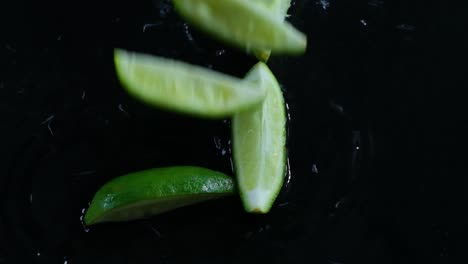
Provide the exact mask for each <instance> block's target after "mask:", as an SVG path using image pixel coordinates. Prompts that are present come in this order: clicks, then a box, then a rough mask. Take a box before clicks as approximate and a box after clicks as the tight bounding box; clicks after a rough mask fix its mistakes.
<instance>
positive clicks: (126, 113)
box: [118, 104, 130, 117]
mask: <svg viewBox="0 0 468 264" xmlns="http://www.w3.org/2000/svg"><path fill="white" fill-rule="evenodd" d="M118 108H119V110H120V112H122V113H124V115H125V116H126V117H130V114H129V113H128V112H127V111H126V110H125V109H124V106H123V104H119V106H118Z"/></svg>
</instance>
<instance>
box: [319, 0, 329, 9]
mask: <svg viewBox="0 0 468 264" xmlns="http://www.w3.org/2000/svg"><path fill="white" fill-rule="evenodd" d="M317 4H318V5H320V6H321V7H322V9H323V10H327V9H328V8H329V7H330V1H329V0H320V1H319V2H318V3H317Z"/></svg>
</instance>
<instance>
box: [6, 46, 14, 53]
mask: <svg viewBox="0 0 468 264" xmlns="http://www.w3.org/2000/svg"><path fill="white" fill-rule="evenodd" d="M5 48H6V49H7V50H8V51H10V52H12V53H16V49H15V48H13V47H12V46H10V45H9V44H6V45H5Z"/></svg>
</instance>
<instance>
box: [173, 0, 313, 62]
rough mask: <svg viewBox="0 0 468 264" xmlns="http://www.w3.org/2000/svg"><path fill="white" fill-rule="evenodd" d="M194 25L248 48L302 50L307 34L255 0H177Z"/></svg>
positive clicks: (180, 11)
mask: <svg viewBox="0 0 468 264" xmlns="http://www.w3.org/2000/svg"><path fill="white" fill-rule="evenodd" d="M173 2H174V5H175V8H176V10H177V11H178V12H179V13H180V14H181V15H182V16H183V17H184V18H186V19H187V20H188V21H189V22H191V23H192V24H193V25H195V26H198V27H199V28H201V29H203V30H205V31H206V32H208V33H211V34H212V35H213V36H215V37H218V38H219V39H221V40H223V41H226V42H228V43H231V44H232V45H236V46H238V47H241V48H243V49H245V50H246V51H247V52H249V51H252V50H262V49H267V50H268V49H270V50H272V51H273V52H275V53H278V54H280V53H288V54H302V53H304V51H305V49H306V46H307V38H306V36H305V35H304V34H303V33H301V32H299V31H298V30H297V29H295V28H294V27H293V26H292V25H291V24H289V23H287V22H284V21H283V20H281V19H278V16H277V15H276V14H274V13H272V12H271V11H270V10H268V9H267V8H265V7H264V6H262V5H260V4H256V3H255V1H253V0H190V1H187V0H173Z"/></svg>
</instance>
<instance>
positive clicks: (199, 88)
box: [114, 49, 265, 118]
mask: <svg viewBox="0 0 468 264" xmlns="http://www.w3.org/2000/svg"><path fill="white" fill-rule="evenodd" d="M114 60H115V67H116V72H117V76H118V78H119V79H120V81H121V83H122V85H123V86H124V87H125V88H126V89H127V91H128V92H129V93H130V94H131V95H133V96H134V97H136V98H138V99H140V100H141V101H143V102H146V103H148V104H150V105H153V106H157V107H161V108H165V109H168V110H172V111H175V112H180V113H186V114H192V115H197V116H201V117H211V118H223V117H227V116H231V115H233V114H234V113H236V112H239V111H241V110H244V109H247V108H249V107H251V106H253V105H255V104H258V103H260V102H261V101H262V100H263V99H264V97H265V89H264V88H263V87H259V86H256V85H254V84H253V83H251V82H246V81H244V80H242V79H240V78H235V77H232V76H229V75H226V74H222V73H218V72H216V71H212V70H209V69H205V68H203V67H199V66H194V65H190V64H188V63H184V62H179V61H175V60H171V59H165V58H161V57H156V56H151V55H147V54H141V53H134V52H127V51H124V50H119V49H116V50H115V52H114Z"/></svg>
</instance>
